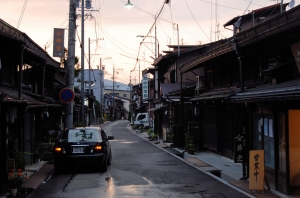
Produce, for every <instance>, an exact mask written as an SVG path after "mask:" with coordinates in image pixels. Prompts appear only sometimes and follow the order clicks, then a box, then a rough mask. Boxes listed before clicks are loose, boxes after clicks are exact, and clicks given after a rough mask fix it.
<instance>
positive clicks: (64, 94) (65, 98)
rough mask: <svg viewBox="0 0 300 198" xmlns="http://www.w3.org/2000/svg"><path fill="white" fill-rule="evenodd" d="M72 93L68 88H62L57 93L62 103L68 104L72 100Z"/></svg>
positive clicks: (73, 95)
mask: <svg viewBox="0 0 300 198" xmlns="http://www.w3.org/2000/svg"><path fill="white" fill-rule="evenodd" d="M74 97H75V94H74V91H73V90H72V89H70V88H68V87H66V88H63V89H62V90H60V92H59V99H60V100H61V101H62V102H64V103H70V102H72V101H73V100H74Z"/></svg>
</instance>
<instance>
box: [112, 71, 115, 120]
mask: <svg viewBox="0 0 300 198" xmlns="http://www.w3.org/2000/svg"><path fill="white" fill-rule="evenodd" d="M112 121H113V122H114V121H115V65H114V66H113V115H112Z"/></svg>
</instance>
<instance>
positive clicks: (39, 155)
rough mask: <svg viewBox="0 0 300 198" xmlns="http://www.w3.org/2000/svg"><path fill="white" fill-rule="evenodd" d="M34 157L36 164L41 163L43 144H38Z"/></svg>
mask: <svg viewBox="0 0 300 198" xmlns="http://www.w3.org/2000/svg"><path fill="white" fill-rule="evenodd" d="M32 155H33V159H34V161H35V163H39V162H40V160H41V158H42V157H43V143H40V142H39V143H36V144H35V146H34V148H33V149H32Z"/></svg>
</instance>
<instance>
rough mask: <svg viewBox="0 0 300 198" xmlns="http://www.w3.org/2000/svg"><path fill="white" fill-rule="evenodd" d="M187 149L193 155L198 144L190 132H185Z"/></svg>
mask: <svg viewBox="0 0 300 198" xmlns="http://www.w3.org/2000/svg"><path fill="white" fill-rule="evenodd" d="M185 150H186V151H187V152H188V153H189V154H192V155H194V153H195V151H196V144H195V143H194V138H193V136H191V135H189V134H185Z"/></svg>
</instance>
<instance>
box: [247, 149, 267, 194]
mask: <svg viewBox="0 0 300 198" xmlns="http://www.w3.org/2000/svg"><path fill="white" fill-rule="evenodd" d="M264 160H265V159H264V150H251V151H250V154H249V161H250V163H249V165H250V167H249V173H250V174H249V189H250V190H263V189H264V175H265V166H264Z"/></svg>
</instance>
